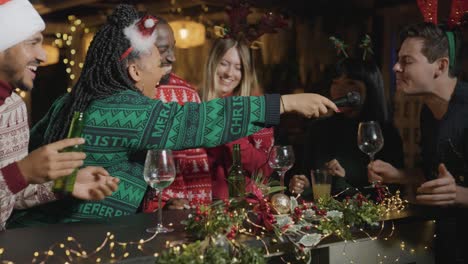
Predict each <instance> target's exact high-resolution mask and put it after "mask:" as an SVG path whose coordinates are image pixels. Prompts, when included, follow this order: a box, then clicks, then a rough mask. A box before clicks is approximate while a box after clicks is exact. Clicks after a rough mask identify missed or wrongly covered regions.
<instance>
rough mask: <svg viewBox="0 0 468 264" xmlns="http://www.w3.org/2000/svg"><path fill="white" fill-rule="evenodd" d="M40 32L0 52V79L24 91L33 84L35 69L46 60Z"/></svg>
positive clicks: (29, 88)
mask: <svg viewBox="0 0 468 264" xmlns="http://www.w3.org/2000/svg"><path fill="white" fill-rule="evenodd" d="M42 41H43V37H42V34H41V33H40V32H38V33H36V34H34V35H33V36H31V37H30V38H28V39H26V40H25V41H23V42H21V43H19V44H17V45H15V46H13V47H11V48H9V49H7V50H5V51H3V52H0V79H1V80H4V81H6V82H8V83H10V84H11V85H13V86H14V87H17V88H20V89H21V90H24V91H30V90H31V89H32V88H33V86H34V79H35V78H36V70H37V67H38V66H39V64H40V63H41V62H44V61H45V60H46V53H45V50H44V49H43V48H42Z"/></svg>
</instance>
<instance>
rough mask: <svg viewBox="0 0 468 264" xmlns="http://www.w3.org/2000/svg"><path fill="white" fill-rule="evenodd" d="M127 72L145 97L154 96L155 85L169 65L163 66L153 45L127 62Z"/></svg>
mask: <svg viewBox="0 0 468 264" xmlns="http://www.w3.org/2000/svg"><path fill="white" fill-rule="evenodd" d="M127 70H128V74H129V76H130V78H131V79H132V80H133V81H134V82H135V86H136V87H137V88H138V89H139V90H140V91H141V92H142V93H143V94H144V95H145V96H147V97H149V98H154V96H155V91H156V90H155V89H154V87H156V85H157V84H158V83H159V81H160V80H161V77H162V76H163V75H165V74H166V73H167V71H168V70H169V67H167V66H166V67H164V66H163V65H162V61H161V55H160V54H159V51H158V48H157V47H156V46H153V47H152V48H151V50H150V51H149V52H147V53H142V54H141V55H140V57H139V58H138V59H135V60H134V61H132V62H129V63H128V69H127Z"/></svg>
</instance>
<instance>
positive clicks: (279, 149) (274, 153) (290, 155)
mask: <svg viewBox="0 0 468 264" xmlns="http://www.w3.org/2000/svg"><path fill="white" fill-rule="evenodd" d="M268 164H269V165H270V167H271V168H272V169H273V170H275V171H276V172H277V173H278V175H279V176H280V184H281V187H284V174H285V173H286V172H287V171H288V170H289V169H290V168H292V166H293V165H294V151H293V148H292V146H289V145H288V146H273V148H272V149H271V151H270V155H269V158H268Z"/></svg>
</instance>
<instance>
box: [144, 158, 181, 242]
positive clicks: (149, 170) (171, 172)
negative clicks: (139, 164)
mask: <svg viewBox="0 0 468 264" xmlns="http://www.w3.org/2000/svg"><path fill="white" fill-rule="evenodd" d="M175 175H176V168H175V166H174V158H173V156H172V151H171V150H169V149H159V150H148V152H147V153H146V160H145V168H144V171H143V176H144V178H145V181H146V183H147V184H148V185H149V186H150V187H151V188H153V189H155V190H156V193H157V195H158V224H157V225H156V227H152V228H148V229H146V231H147V232H149V233H155V232H158V233H168V232H172V231H174V229H172V228H167V227H165V226H163V223H162V204H161V197H162V191H163V190H164V188H166V187H168V186H169V185H171V183H172V182H173V181H174V178H175Z"/></svg>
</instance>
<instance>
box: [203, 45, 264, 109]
mask: <svg viewBox="0 0 468 264" xmlns="http://www.w3.org/2000/svg"><path fill="white" fill-rule="evenodd" d="M232 47H235V48H236V50H237V52H238V53H239V57H240V60H241V73H242V78H241V81H240V83H239V85H238V86H237V87H236V88H234V91H233V95H236V96H249V95H251V93H252V92H253V91H254V90H256V89H258V79H257V74H256V72H255V66H254V62H253V59H252V55H251V54H250V48H249V45H248V44H247V43H246V42H245V41H237V40H234V39H231V38H226V39H221V38H220V39H216V40H215V42H214V43H213V46H212V48H211V50H210V53H209V55H208V61H207V63H206V64H205V71H204V74H203V83H202V88H201V90H200V93H201V98H202V100H203V101H208V100H211V99H214V98H216V97H217V96H216V94H215V78H216V68H217V67H218V65H219V64H220V62H221V60H222V59H223V56H224V54H226V52H227V51H228V50H229V49H230V48H232Z"/></svg>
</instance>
